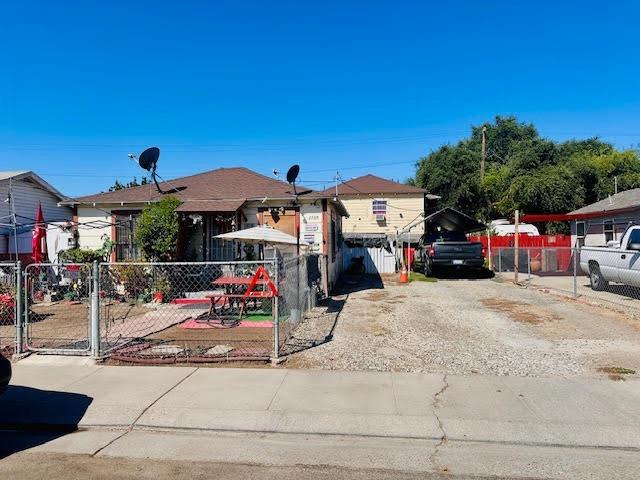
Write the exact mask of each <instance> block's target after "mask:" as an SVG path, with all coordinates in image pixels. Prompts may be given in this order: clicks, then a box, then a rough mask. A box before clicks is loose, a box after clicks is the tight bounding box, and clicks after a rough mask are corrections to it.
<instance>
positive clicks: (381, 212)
mask: <svg viewBox="0 0 640 480" xmlns="http://www.w3.org/2000/svg"><path fill="white" fill-rule="evenodd" d="M371 211H372V213H373V215H374V216H375V217H376V220H377V221H383V220H384V219H385V217H386V216H387V201H386V200H379V199H375V200H373V202H372V204H371Z"/></svg>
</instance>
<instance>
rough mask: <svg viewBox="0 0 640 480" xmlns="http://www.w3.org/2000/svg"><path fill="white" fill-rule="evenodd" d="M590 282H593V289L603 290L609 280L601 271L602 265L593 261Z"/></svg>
mask: <svg viewBox="0 0 640 480" xmlns="http://www.w3.org/2000/svg"><path fill="white" fill-rule="evenodd" d="M589 283H590V284H591V290H595V291H598V292H601V291H602V290H604V289H605V288H607V285H609V282H607V281H606V280H605V279H604V277H603V276H602V272H601V271H600V265H598V264H597V263H592V264H590V265H589Z"/></svg>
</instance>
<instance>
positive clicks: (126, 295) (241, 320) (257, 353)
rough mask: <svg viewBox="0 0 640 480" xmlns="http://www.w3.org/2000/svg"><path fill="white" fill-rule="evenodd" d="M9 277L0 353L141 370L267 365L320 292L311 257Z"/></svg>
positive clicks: (114, 266)
mask: <svg viewBox="0 0 640 480" xmlns="http://www.w3.org/2000/svg"><path fill="white" fill-rule="evenodd" d="M18 271H19V269H17V267H16V265H15V264H10V265H0V319H1V321H0V340H2V344H1V345H2V346H4V345H5V344H6V345H17V346H18V349H20V347H24V349H25V350H26V351H32V352H40V353H52V354H75V355H89V354H91V355H93V356H100V357H108V358H110V359H111V360H113V361H118V362H128V363H142V364H145V363H148V364H165V363H200V362H210V363H213V362H223V361H224V362H226V361H231V360H236V361H237V360H263V361H266V360H269V359H273V358H274V357H276V358H277V357H278V355H279V354H281V353H282V351H283V346H284V345H285V344H286V342H287V340H288V339H289V338H290V337H291V336H292V334H293V331H294V330H295V328H296V326H297V325H298V324H299V323H300V321H301V320H302V319H303V318H304V316H305V314H306V312H307V311H308V310H309V309H310V308H313V307H314V306H315V303H316V298H317V295H318V293H319V292H320V290H321V283H322V282H321V274H320V262H319V258H318V257H317V256H314V255H310V256H306V255H305V256H299V257H287V258H284V259H283V258H282V257H278V259H277V260H276V259H273V260H267V261H244V262H243V261H239V262H194V263H185V262H175V263H139V262H138V263H134V262H130V263H101V264H98V263H94V264H31V265H29V266H27V267H26V268H25V269H24V270H23V271H22V272H21V274H20V275H18V274H17V272H18ZM5 296H6V298H5ZM18 296H21V297H22V298H24V315H22V316H21V321H20V322H17V321H16V318H17V316H18V314H17V313H16V312H17V308H19V305H21V304H19V302H18V304H16V303H15V299H16V298H17V297H18ZM3 299H4V300H6V302H3ZM17 305H18V307H17Z"/></svg>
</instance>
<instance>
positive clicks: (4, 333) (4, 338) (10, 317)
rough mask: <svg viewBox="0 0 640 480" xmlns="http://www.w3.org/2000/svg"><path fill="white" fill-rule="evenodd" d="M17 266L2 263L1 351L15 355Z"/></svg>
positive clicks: (0, 268)
mask: <svg viewBox="0 0 640 480" xmlns="http://www.w3.org/2000/svg"><path fill="white" fill-rule="evenodd" d="M17 278H18V277H17V264H16V263H13V262H3V263H0V350H1V351H3V352H5V353H7V354H9V353H13V351H14V347H15V343H16V338H17V336H16V335H17V332H16V326H17V323H16V315H17V310H18V291H17Z"/></svg>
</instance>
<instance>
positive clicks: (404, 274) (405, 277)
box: [400, 265, 409, 283]
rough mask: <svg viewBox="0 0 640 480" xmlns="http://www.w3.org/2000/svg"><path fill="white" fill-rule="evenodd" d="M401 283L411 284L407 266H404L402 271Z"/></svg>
mask: <svg viewBox="0 0 640 480" xmlns="http://www.w3.org/2000/svg"><path fill="white" fill-rule="evenodd" d="M400 283H409V272H407V267H406V266H405V265H402V270H400Z"/></svg>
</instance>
